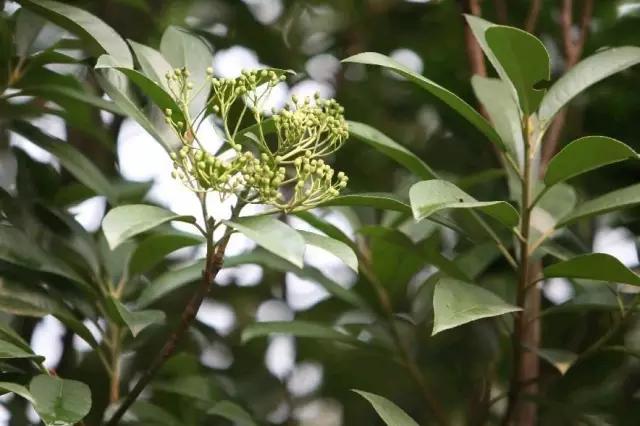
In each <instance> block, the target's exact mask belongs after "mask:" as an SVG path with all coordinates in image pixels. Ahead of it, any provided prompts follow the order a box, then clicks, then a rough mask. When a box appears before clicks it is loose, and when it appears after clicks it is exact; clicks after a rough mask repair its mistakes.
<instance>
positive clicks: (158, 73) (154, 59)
mask: <svg viewBox="0 0 640 426" xmlns="http://www.w3.org/2000/svg"><path fill="white" fill-rule="evenodd" d="M128 42H129V44H130V45H131V48H132V49H133V52H134V53H135V54H136V59H137V60H138V63H139V64H140V68H141V69H142V72H143V73H144V74H145V75H146V76H147V77H149V78H150V79H151V80H153V81H155V82H156V83H158V84H160V85H161V86H162V87H164V88H165V89H168V88H169V87H168V83H167V79H166V75H167V73H169V72H171V71H173V68H171V65H170V64H169V62H167V60H166V59H165V58H164V56H162V54H161V53H160V52H158V51H157V50H155V49H153V48H151V47H149V46H145V45H144V44H140V43H136V42H135V41H133V40H128Z"/></svg>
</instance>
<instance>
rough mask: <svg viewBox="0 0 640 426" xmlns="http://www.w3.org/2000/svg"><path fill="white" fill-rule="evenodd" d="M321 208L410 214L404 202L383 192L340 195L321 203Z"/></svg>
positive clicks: (409, 208)
mask: <svg viewBox="0 0 640 426" xmlns="http://www.w3.org/2000/svg"><path fill="white" fill-rule="evenodd" d="M321 206H325V207H328V206H350V207H351V206H362V207H373V208H376V209H385V210H393V211H398V212H402V213H411V207H410V206H409V205H408V204H407V203H406V202H404V201H403V200H401V199H400V198H398V197H397V196H396V195H394V194H389V193H385V192H364V193H360V194H348V195H340V196H338V197H336V198H332V199H331V200H329V201H326V202H324V203H322V204H321Z"/></svg>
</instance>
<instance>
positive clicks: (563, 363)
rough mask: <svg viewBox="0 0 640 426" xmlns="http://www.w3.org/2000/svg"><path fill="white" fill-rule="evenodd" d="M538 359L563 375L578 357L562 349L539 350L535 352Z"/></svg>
mask: <svg viewBox="0 0 640 426" xmlns="http://www.w3.org/2000/svg"><path fill="white" fill-rule="evenodd" d="M536 353H537V354H538V356H539V357H540V358H542V359H543V360H545V361H547V362H548V363H549V364H551V365H552V366H553V367H554V368H555V369H556V370H558V371H559V372H560V374H562V375H564V374H565V373H566V372H567V371H568V370H569V368H571V366H572V365H573V363H574V362H575V361H576V359H578V355H576V354H575V353H574V352H571V351H566V350H564V349H547V348H540V349H537V350H536Z"/></svg>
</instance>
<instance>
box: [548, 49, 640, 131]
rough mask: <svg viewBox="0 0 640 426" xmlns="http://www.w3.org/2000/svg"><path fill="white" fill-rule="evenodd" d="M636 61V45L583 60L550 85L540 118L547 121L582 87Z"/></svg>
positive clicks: (638, 55) (639, 54)
mask: <svg viewBox="0 0 640 426" xmlns="http://www.w3.org/2000/svg"><path fill="white" fill-rule="evenodd" d="M638 63H640V47H635V46H625V47H614V48H611V49H607V50H603V51H600V52H597V53H595V54H593V55H591V56H589V57H588V58H586V59H583V60H582V61H580V62H578V63H577V64H576V65H575V66H574V67H573V68H571V69H570V70H569V71H567V73H565V74H564V75H563V76H562V77H560V79H558V81H556V82H555V83H554V84H553V85H552V86H551V88H550V89H549V91H548V92H547V94H546V95H545V97H544V99H543V100H542V103H541V104H540V112H539V114H538V117H539V119H540V121H541V122H543V123H544V124H546V125H548V124H550V123H551V120H552V118H553V117H554V116H555V115H556V114H557V113H558V111H560V110H561V109H562V108H563V107H564V106H565V105H566V104H567V103H569V101H571V100H572V99H573V98H574V97H575V96H577V95H578V94H580V93H581V92H582V91H583V90H585V89H587V88H588V87H590V86H592V85H593V84H595V83H597V82H599V81H600V80H603V79H605V78H607V77H609V76H610V75H613V74H616V73H618V72H620V71H623V70H625V69H627V68H629V67H632V66H634V65H636V64H638Z"/></svg>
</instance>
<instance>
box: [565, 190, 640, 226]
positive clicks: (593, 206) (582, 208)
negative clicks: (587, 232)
mask: <svg viewBox="0 0 640 426" xmlns="http://www.w3.org/2000/svg"><path fill="white" fill-rule="evenodd" d="M638 204H640V184H635V185H631V186H627V187H626V188H622V189H618V190H615V191H611V192H608V193H606V194H604V195H601V196H600V197H597V198H594V199H592V200H589V201H585V202H584V203H582V204H579V205H578V207H576V208H575V209H574V210H573V211H572V212H571V213H570V214H568V215H567V216H565V217H563V218H562V219H561V220H560V222H559V223H558V226H557V227H558V228H559V227H562V226H566V225H569V224H571V223H573V222H576V221H578V220H580V219H586V218H588V217H593V216H598V215H601V214H604V213H608V212H611V211H615V210H622V209H626V208H629V207H633V206H636V205H638Z"/></svg>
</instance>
